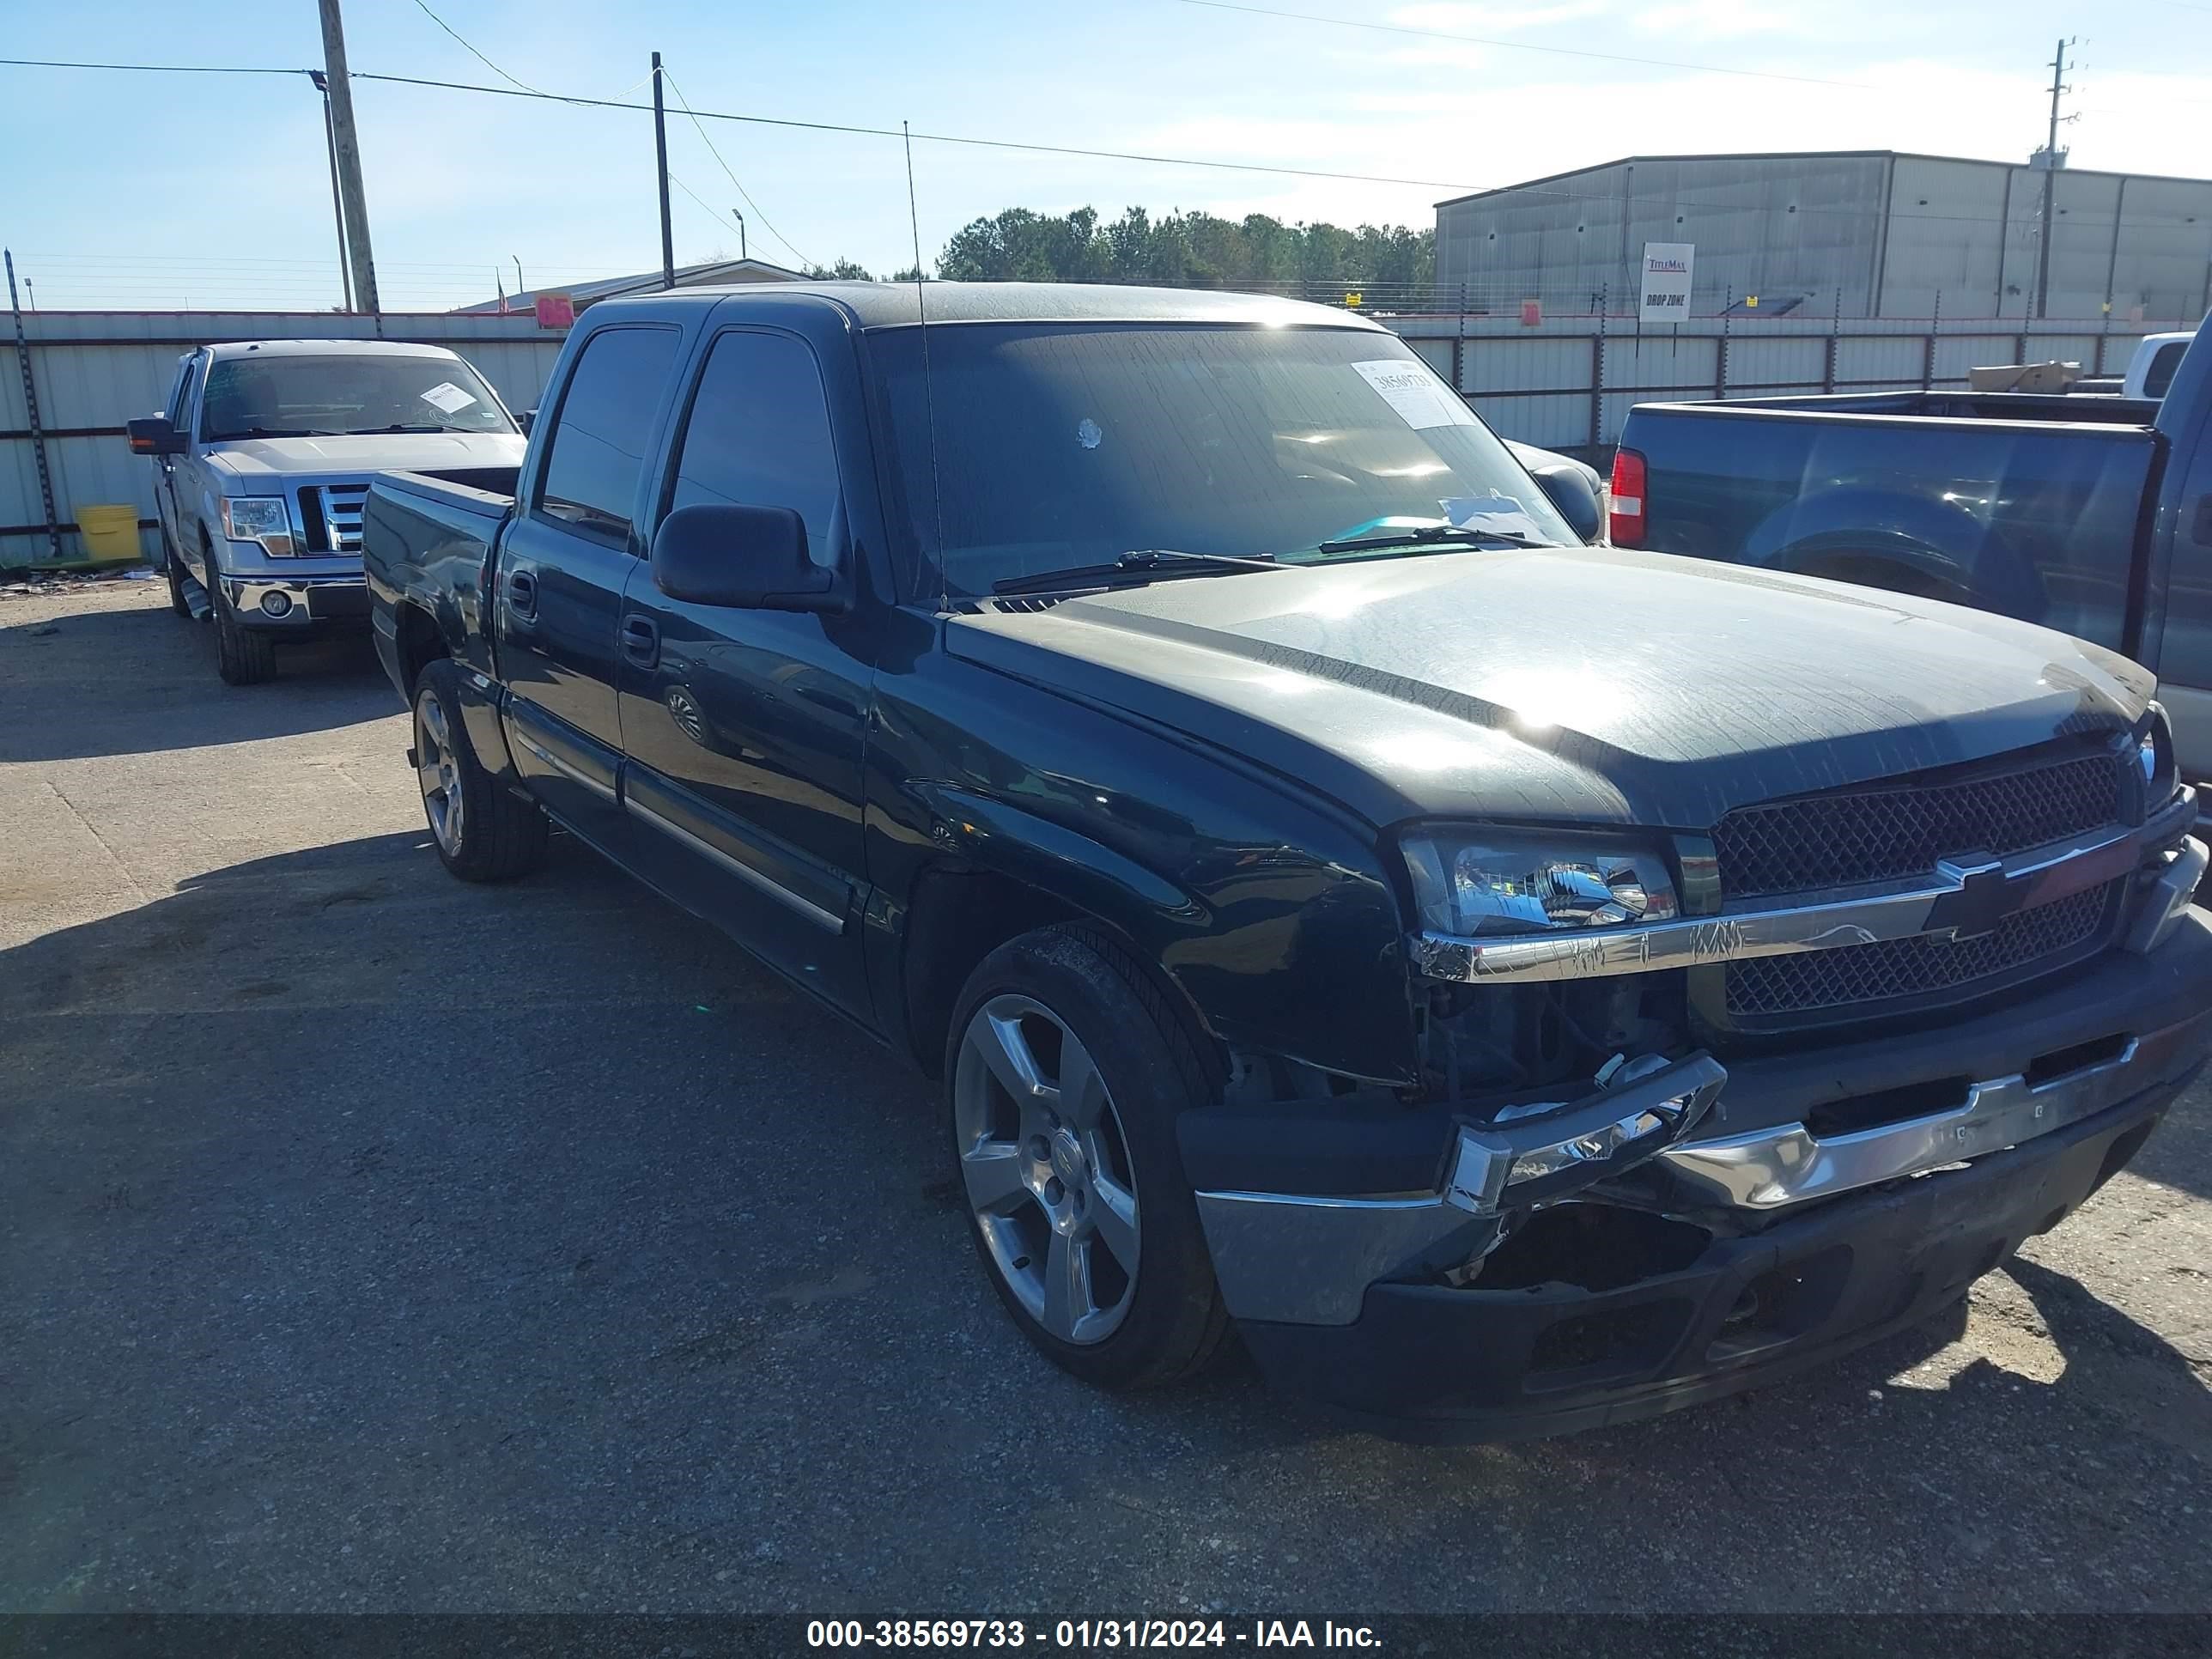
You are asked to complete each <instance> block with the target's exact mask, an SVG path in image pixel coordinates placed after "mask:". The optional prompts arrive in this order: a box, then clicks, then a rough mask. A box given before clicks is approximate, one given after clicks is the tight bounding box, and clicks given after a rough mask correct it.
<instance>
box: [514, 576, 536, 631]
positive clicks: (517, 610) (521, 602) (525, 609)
mask: <svg viewBox="0 0 2212 1659" xmlns="http://www.w3.org/2000/svg"><path fill="white" fill-rule="evenodd" d="M507 609H508V610H509V611H513V613H514V614H515V615H516V616H518V617H521V618H522V620H523V621H525V622H534V621H536V620H537V617H538V576H537V574H536V573H535V572H534V571H531V570H510V571H508V572H507Z"/></svg>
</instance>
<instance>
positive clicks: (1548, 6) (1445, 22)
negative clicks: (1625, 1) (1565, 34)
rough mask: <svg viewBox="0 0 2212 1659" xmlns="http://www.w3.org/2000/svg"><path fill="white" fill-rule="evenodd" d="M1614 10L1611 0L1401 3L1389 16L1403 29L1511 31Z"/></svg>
mask: <svg viewBox="0 0 2212 1659" xmlns="http://www.w3.org/2000/svg"><path fill="white" fill-rule="evenodd" d="M1610 9H1611V8H1610V7H1609V6H1608V5H1607V0H1538V3H1536V4H1534V5H1525V6H1482V5H1474V6H1470V5H1457V4H1427V5H1415V6H1400V7H1398V8H1396V9H1394V10H1393V11H1391V12H1390V13H1389V21H1390V22H1392V23H1394V24H1395V25H1396V26H1397V27H1400V28H1407V29H1436V30H1438V31H1440V32H1442V33H1447V34H1510V33H1512V32H1513V31H1514V30H1516V29H1541V28H1550V27H1553V26H1554V25H1556V24H1559V23H1571V22H1575V21H1579V20H1580V19H1582V18H1585V17H1599V16H1602V15H1604V14H1605V13H1606V12H1607V11H1608V10H1610Z"/></svg>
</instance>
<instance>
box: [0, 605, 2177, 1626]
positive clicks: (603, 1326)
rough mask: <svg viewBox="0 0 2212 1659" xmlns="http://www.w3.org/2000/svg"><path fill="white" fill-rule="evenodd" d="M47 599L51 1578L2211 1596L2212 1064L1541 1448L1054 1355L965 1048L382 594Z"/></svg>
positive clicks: (2, 1267)
mask: <svg viewBox="0 0 2212 1659" xmlns="http://www.w3.org/2000/svg"><path fill="white" fill-rule="evenodd" d="M164 601H165V595H164V593H163V592H162V591H161V586H160V584H158V583H135V584H119V583H118V584H102V585H100V586H98V587H94V588H88V589H86V590H83V591H81V592H75V593H70V594H64V595H57V596H34V597H17V598H9V599H0V711H4V713H0V1610H7V1611H19V1612H21V1611H47V1610H53V1611H62V1610H100V1611H112V1610H120V1609H148V1610H162V1611H167V1610H208V1611H216V1610H222V1611H243V1610H255V1611H287V1612H293V1611H350V1610H361V1609H378V1610H397V1611H413V1610H433V1609H436V1610H580V1609H600V1610H620V1611H624V1612H630V1611H641V1610H650V1611H653V1612H656V1613H660V1612H666V1613H694V1612H712V1611H721V1610H730V1611H752V1612H770V1611H776V1612H781V1611H795V1612H799V1613H806V1614H828V1613H838V1614H844V1613H870V1614H873V1613H886V1614H891V1615H896V1614H898V1613H930V1614H939V1615H943V1614H961V1615H975V1616H987V1615H993V1614H999V1615H1012V1614H1023V1615H1026V1616H1029V1617H1031V1618H1037V1617H1045V1618H1051V1617H1058V1616H1071V1617H1074V1616H1084V1615H1086V1614H1087V1615H1090V1616H1093V1617H1099V1616H1107V1617H1114V1616H1127V1615H1129V1614H1136V1613H1151V1614H1159V1615H1174V1614H1178V1613H1188V1612H1191V1611H1194V1610H1197V1609H1200V1608H1209V1607H1211V1608H1224V1609H1227V1610H1230V1611H1253V1612H1261V1613H1304V1614H1306V1615H1308V1616H1312V1617H1319V1616H1321V1615H1322V1614H1333V1615H1335V1616H1337V1617H1339V1618H1343V1617H1346V1616H1348V1615H1355V1614H1371V1613H1382V1612H1389V1611H1396V1612H1450V1611H1462V1610H1467V1611H1486V1610H1513V1611H1534V1610H1545V1609H1561V1608H1576V1609H1589V1610H1605V1609H1613V1608H1621V1607H1641V1608H1650V1609H1674V1608H1680V1609H1699V1610H1703V1611H1707V1612H1719V1611H1751V1610H1762V1611H1763V1610H1790V1609H1813V1608H1832V1609H1878V1610H1897V1609H1919V1608H1942V1609H1949V1610H1957V1611H1972V1610H1979V1609H2005V1610H2015V1611H2019V1610H2035V1609H2044V1608H2066V1609H2070V1610H2076V1611H2081V1610H2113V1611H2118V1610H2134V1609H2162V1610H2172V1611H2192V1612H2201V1611H2205V1610H2208V1609H2212V1588H2208V1582H2209V1581H2208V1575H2207V1573H2206V1571H2205V1570H2206V1567H2207V1565H2208V1562H2212V1547H2208V1537H2212V1393H2208V1389H2207V1383H2208V1380H2212V1279H2208V1278H2207V1272H2208V1269H2212V1249H2209V1248H2208V1246H2212V1151H2208V1148H2212V1133H2208V1131H2212V1094H2208V1091H2206V1090H2204V1089H2203V1088H2200V1089H2198V1090H2197V1091H2196V1092H2195V1093H2194V1094H2193V1096H2192V1097H2191V1098H2189V1099H2188V1100H2187V1101H2186V1102H2185V1103H2184V1104H2183V1105H2182V1106H2181V1107H2180V1108H2179V1109H2177V1112H2176V1114H2175V1115H2173V1116H2172V1117H2171V1118H2170V1119H2169V1120H2168V1121H2167V1124H2166V1127H2165V1128H2164V1129H2163V1130H2162V1131H2161V1132H2160V1134H2159V1135H2158V1136H2157V1137H2156V1138H2155V1139H2154V1140H2153V1141H2152V1143H2151V1146H2150V1147H2149V1148H2148V1151H2147V1152H2145V1153H2144V1155H2143V1156H2142V1158H2140V1159H2139V1160H2138V1161H2137V1163H2136V1165H2135V1167H2134V1169H2133V1170H2130V1172H2129V1173H2127V1174H2125V1175H2124V1176H2120V1177H2119V1178H2118V1180H2116V1181H2115V1182H2113V1183H2112V1185H2111V1186H2110V1187H2108V1188H2106V1191H2105V1192H2104V1193H2103V1194H2100V1196H2099V1197H2098V1198H2097V1199H2096V1200H2094V1201H2093V1203H2092V1204H2091V1205H2090V1206H2088V1207H2087V1210H2085V1211H2084V1212H2082V1213H2081V1215H2080V1216H2078V1217H2077V1218H2075V1220H2073V1221H2072V1222H2071V1223H2069V1225H2067V1226H2065V1227H2064V1228H2063V1229H2062V1230H2060V1231H2058V1232H2057V1233H2056V1234H2053V1235H2051V1236H2050V1237H2045V1238H2043V1239H2040V1240H2038V1241H2036V1242H2035V1243H2033V1245H2032V1246H2031V1247H2030V1249H2028V1250H2027V1253H2026V1256H2025V1259H2023V1260H2021V1261H2015V1262H2014V1263H2013V1264H2011V1265H2010V1266H2008V1267H2006V1268H2004V1269H2003V1270H2002V1271H2000V1272H1999V1273H1996V1274H1994V1275H1992V1276H1991V1277H1990V1279H1987V1280H1985V1281H1984V1283H1983V1284H1982V1285H1980V1286H1979V1287H1978V1289H1977V1290H1976V1291H1975V1292H1974V1294H1973V1297H1972V1302H1971V1304H1970V1305H1969V1306H1968V1307H1967V1308H1966V1310H1962V1311H1961V1312H1960V1313H1959V1314H1957V1315H1954V1316H1948V1317H1947V1318H1945V1319H1943V1320H1941V1321H1938V1322H1936V1324H1935V1325H1934V1326H1931V1327H1929V1328H1925V1329H1923V1330H1921V1331H1918V1332H1915V1333H1913V1334H1910V1335H1908V1336H1906V1337H1904V1338H1901V1339H1899V1340H1893V1341H1891V1342H1889V1343H1887V1344H1885V1345H1883V1346H1879V1347H1877V1348H1875V1349H1872V1350H1869V1351H1868V1352H1863V1353H1862V1354H1860V1355H1859V1356H1857V1357H1856V1358H1852V1359H1850V1360H1848V1361H1846V1362H1844V1363H1843V1364H1839V1365H1837V1366H1833V1367H1832V1368H1830V1369H1828V1370H1823V1371H1820V1372H1817V1373H1815V1374H1814V1375H1812V1376H1807V1377H1805V1378H1803V1379H1802V1380H1801V1381H1798V1382H1796V1383H1793V1384H1791V1385H1790V1386H1787V1387H1783V1388H1778V1389H1773V1390H1771V1391H1770V1392H1766V1393H1763V1394H1760V1395H1756V1396H1754V1397H1752V1398H1749V1399H1747V1400H1742V1401H1733V1402H1728V1403H1724V1404H1722V1405H1719V1406H1713V1407H1704V1408H1701V1409H1698V1410H1694V1411H1690V1412H1686V1413H1679V1414H1677V1415H1674V1416H1673V1417H1669V1418H1665V1419H1660V1420H1659V1421H1656V1422H1654V1423H1650V1424H1645V1425H1638V1426H1634V1427H1630V1428H1625V1429H1618V1430H1612V1431H1604V1432H1601V1433H1595V1434H1589V1435H1585V1436H1583V1437H1577V1438H1571V1439H1566V1440H1559V1441H1551V1442H1544V1443H1534V1444H1527V1445H1519V1446H1511V1447H1504V1448H1479V1449H1465V1450H1456V1451H1439V1450H1434V1449H1413V1448H1407V1447H1401V1446H1396V1445H1392V1444H1389V1443H1383V1442H1380V1441H1376V1440H1374V1439H1370V1438H1367V1437H1361V1436H1358V1435H1353V1434H1346V1433H1343V1432H1340V1431H1336V1430H1334V1429H1331V1428H1328V1427H1325V1426H1322V1425H1317V1424H1315V1423H1312V1422H1310V1421H1308V1420H1306V1419H1304V1418H1303V1417H1302V1416H1301V1415H1300V1414H1299V1413H1296V1412H1294V1411H1291V1410H1290V1409H1288V1408H1286V1407H1285V1403H1284V1402H1283V1401H1280V1400H1279V1399H1277V1398H1275V1397H1273V1396H1271V1395H1268V1394H1267V1393H1266V1392H1265V1391H1264V1390H1263V1389H1261V1388H1260V1386H1259V1385H1258V1384H1257V1383H1256V1382H1255V1379H1254V1378H1253V1376H1251V1374H1250V1373H1249V1370H1248V1369H1246V1368H1244V1367H1243V1366H1241V1365H1237V1364H1232V1365H1231V1367H1230V1368H1229V1370H1228V1371H1227V1373H1226V1374H1225V1375H1223V1376H1220V1377H1218V1379H1217V1380H1212V1381H1210V1382H1209V1383H1206V1385H1205V1386H1204V1387H1202V1388H1201V1389H1199V1390H1198V1391H1196V1392H1194V1393H1190V1394H1187V1395H1180V1396H1175V1397H1168V1398H1139V1399H1133V1400H1109V1399H1105V1398H1102V1397H1100V1396H1098V1395H1093V1394H1091V1393H1089V1392H1087V1391H1085V1389H1082V1388H1080V1387H1079V1386H1078V1385H1077V1384H1075V1383H1073V1382H1071V1381H1069V1380H1067V1379H1066V1378H1064V1377H1062V1376H1060V1374H1059V1373H1057V1372H1055V1371H1054V1370H1051V1369H1050V1368H1048V1366H1047V1365H1046V1364H1044V1363H1043V1362H1042V1361H1041V1360H1039V1359H1037V1358H1034V1357H1032V1355H1031V1353H1030V1351H1029V1349H1028V1348H1027V1346H1025V1345H1024V1344H1023V1343H1022V1342H1021V1341H1020V1340H1019V1339H1018V1336H1017V1335H1016V1334H1014V1332H1013V1330H1012V1328H1011V1327H1010V1326H1009V1325H1008V1324H1007V1323H1006V1321H1005V1319H1004V1317H1003V1316H1002V1315H1001V1314H1000V1311H999V1310H998V1307H997V1305H996V1303H995V1301H994V1298H993V1297H992V1296H991V1294H990V1291H989V1290H988V1288H987V1285H985V1283H984V1281H983V1279H982V1277H981V1273H980V1272H979V1271H978V1269H977V1267H976V1266H975V1261H974V1260H973V1258H972V1256H971V1254H970V1249H969V1243H968V1240H967V1237H966V1235H965V1231H964V1227H963V1220H962V1218H961V1216H960V1214H959V1213H958V1212H957V1209H956V1208H955V1207H954V1200H953V1198H952V1194H951V1182H950V1181H949V1180H948V1178H947V1177H948V1175H949V1171H948V1170H947V1168H946V1163H947V1159H946V1156H945V1152H944V1149H943V1147H942V1146H941V1144H940V1142H941V1134H940V1131H939V1125H938V1123H937V1121H936V1114H935V1111H934V1109H933V1098H932V1096H931V1094H930V1092H929V1091H928V1090H927V1087H926V1086H925V1085H922V1084H921V1082H920V1081H918V1080H917V1079H915V1078H914V1077H913V1076H911V1075H910V1074H908V1073H907V1072H905V1071H903V1070H902V1068H901V1067H900V1066H898V1065H897V1064H896V1062H895V1061H894V1060H892V1059H891V1058H890V1056H889V1055H888V1054H885V1053H884V1052H882V1051H880V1050H878V1049H877V1048H873V1047H872V1046H871V1045H870V1044H868V1043H866V1042H861V1041H860V1040H858V1039H857V1038H856V1037H855V1036H854V1034H853V1032H852V1031H851V1030H849V1029H848V1028H847V1027H845V1026H843V1025H842V1024H839V1023H837V1022H836V1020H835V1019H833V1018H831V1017H829V1015H826V1014H823V1013H821V1012H817V1011H816V1010H814V1009H813V1008H811V1007H810V1006H807V1005H805V1003H803V1002H801V1001H799V1000H796V999H795V998H794V997H793V995H791V994H788V993H787V992H786V991H785V990H783V989H782V988H781V987H780V985H779V984H777V983H776V982H775V981H773V980H771V979H770V978H769V976H768V975H766V974H765V973H763V972H761V971H758V970H757V969H754V968H753V967H752V966H751V965H750V963H749V962H748V960H747V959H746V958H745V957H744V956H743V955H742V954H741V953H740V952H739V951H738V950H737V949H736V948H735V947H734V946H732V945H728V944H727V943H726V942H725V941H724V940H722V939H720V937H719V936H717V935H714V934H713V933H709V932H708V930H707V929H705V928H704V927H701V926H700V925H698V924H696V923H695V922H693V921H690V919H689V918H687V917H685V916H684V915H681V914H679V913H678V912H677V911H675V910H673V909H671V908H668V907H667V906H665V905H664V904H662V903H661V902H659V901H658V900H657V899H654V898H653V897H652V896H649V895H647V893H645V892H644V891H643V890H641V889H638V888H636V887H635V886H633V885H632V884H629V882H627V881H626V880H625V879H624V878H622V877H620V876H618V875H617V874H615V873H614V872H612V871H611V870H610V869H608V868H607V867H606V866H604V865H602V864H600V863H599V861H598V860H596V859H594V858H593V857H592V855H590V854H587V853H585V852H583V851H582V850H580V849H579V848H575V847H574V845H573V844H572V843H567V842H562V843H561V844H560V846H559V849H558V854H557V855H556V858H555V859H554V860H553V862H552V865H551V866H550V868H549V869H548V870H547V871H546V872H544V873H543V874H541V875H540V876H538V877H537V878H533V879H532V880H530V881H528V882H526V883H524V884H520V885H518V886H514V887H511V888H505V889H491V890H486V889H471V888H466V887H464V886H462V885H461V884H459V883H456V882H454V881H453V880H451V879H450V878H447V876H446V875H445V873H444V872H442V871H441V869H440V868H439V866H438V865H437V862H436V860H435V858H434V857H433V856H432V854H430V852H429V851H428V848H427V844H426V836H425V834H424V831H423V828H422V816H421V811H420V807H419V805H418V804H417V801H416V795H415V787H414V781H413V779H412V778H411V776H410V775H409V773H408V770H407V769H406V767H405V765H404V762H403V760H402V758H401V750H402V749H403V747H404V744H405V743H406V740H407V739H406V731H405V722H404V719H403V717H402V715H401V714H400V713H399V712H398V702H397V699H396V698H395V697H394V696H393V695H392V691H391V690H390V688H389V687H388V686H387V685H386V684H385V683H384V681H383V679H382V678H381V676H380V674H379V672H378V671H377V670H376V667H375V665H374V660H373V659H372V657H371V655H370V653H369V652H368V647H367V646H366V645H365V644H362V645H359V646H345V645H339V646H333V647H327V648H318V649H315V650H313V651H312V652H298V653H292V654H290V655H289V656H288V657H287V659H286V662H285V672H284V676H283V678H282V679H281V680H280V681H279V682H278V683H277V684H274V685H271V686H266V687H262V688H258V689H255V690H229V689H228V688H226V687H224V686H223V685H222V684H220V683H219V682H218V681H217V680H216V675H215V666H214V644H213V641H212V639H211V638H210V637H209V635H208V633H207V630H206V629H201V628H195V627H192V626H191V625H188V624H186V623H183V622H180V621H178V620H176V619H174V618H173V617H171V616H170V615H169V614H168V612H167V607H166V604H165V602H164Z"/></svg>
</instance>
